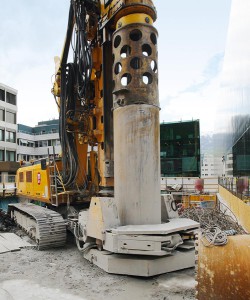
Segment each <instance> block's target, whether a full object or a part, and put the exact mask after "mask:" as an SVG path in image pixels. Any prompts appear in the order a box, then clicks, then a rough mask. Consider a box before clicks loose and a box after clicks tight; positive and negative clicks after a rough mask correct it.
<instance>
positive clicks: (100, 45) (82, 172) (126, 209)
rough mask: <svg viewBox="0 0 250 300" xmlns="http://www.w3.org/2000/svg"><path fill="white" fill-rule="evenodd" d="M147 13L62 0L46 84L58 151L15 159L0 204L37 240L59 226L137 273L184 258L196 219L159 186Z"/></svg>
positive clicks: (144, 7) (170, 267)
mask: <svg viewBox="0 0 250 300" xmlns="http://www.w3.org/2000/svg"><path fill="white" fill-rule="evenodd" d="M155 20H156V9H155V7H154V5H153V2H152V1H151V0H71V2H70V9H69V19H68V27H67V33H66V38H65V44H64V47H63V51H62V55H61V58H55V62H56V75H55V82H54V85H53V88H52V93H53V95H54V97H55V101H56V104H57V106H58V110H59V134H60V142H61V147H62V155H61V157H55V155H53V153H48V158H44V159H42V160H40V161H37V162H33V163H29V164H24V165H23V166H22V167H21V168H20V169H19V170H18V172H17V188H18V195H19V197H20V199H21V200H20V203H18V204H11V205H10V206H9V211H10V213H11V215H12V217H13V218H14V219H15V220H16V221H17V222H18V223H19V224H20V226H22V227H23V228H24V229H25V230H26V231H27V232H28V233H29V235H30V236H32V237H33V238H34V239H35V240H36V242H37V245H38V247H39V249H46V248H49V247H55V246H57V247H59V246H62V245H63V244H64V243H65V240H66V229H68V230H70V231H71V232H73V234H74V236H75V239H76V243H77V246H78V248H79V250H80V251H81V252H82V253H83V255H84V257H85V258H86V259H88V260H89V261H91V262H93V263H94V264H96V265H97V266H99V267H101V268H103V269H104V270H105V271H107V272H109V273H116V274H128V275H135V276H145V277H147V276H153V275H157V274H162V273H165V272H170V271H174V270H179V269H184V268H189V267H192V266H194V264H195V256H194V235H195V231H196V230H197V229H198V228H199V224H198V223H197V222H194V221H192V220H190V219H180V218H178V213H177V211H176V210H173V209H172V208H173V205H171V203H172V202H173V201H174V200H173V199H172V198H171V196H169V195H165V196H164V195H161V192H160V142H159V134H160V133H159V132H160V131H159V126H160V125H159V111H160V106H159V96H158V59H157V58H158V51H157V42H158V33H157V30H156V29H155V27H154V26H153V23H154V21H155ZM70 57H71V58H72V60H71V62H70ZM33 201H39V203H41V206H38V205H34V204H32V202H33ZM171 207H172V208H171Z"/></svg>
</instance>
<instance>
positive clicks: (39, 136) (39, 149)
mask: <svg viewBox="0 0 250 300" xmlns="http://www.w3.org/2000/svg"><path fill="white" fill-rule="evenodd" d="M17 144H18V145H17V160H18V161H30V160H37V159H40V158H43V157H48V151H49V153H50V154H53V147H54V149H55V154H56V155H58V154H60V152H61V146H60V140H59V120H49V121H42V122H38V124H37V125H36V126H35V127H30V126H26V125H23V124H18V133H17Z"/></svg>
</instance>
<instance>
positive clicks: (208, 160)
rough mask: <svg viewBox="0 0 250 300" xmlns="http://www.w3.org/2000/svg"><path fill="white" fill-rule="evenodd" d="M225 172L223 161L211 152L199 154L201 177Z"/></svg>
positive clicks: (220, 174)
mask: <svg viewBox="0 0 250 300" xmlns="http://www.w3.org/2000/svg"><path fill="white" fill-rule="evenodd" d="M224 174H225V169H224V162H223V159H221V158H220V157H215V156H214V155H212V154H201V177H202V178H208V177H213V178H214V177H218V176H223V175H224Z"/></svg>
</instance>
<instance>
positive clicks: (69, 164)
mask: <svg viewBox="0 0 250 300" xmlns="http://www.w3.org/2000/svg"><path fill="white" fill-rule="evenodd" d="M96 9H97V7H96V3H95V2H94V1H89V0H85V1H84V0H74V1H73V0H72V1H71V6H70V11H69V21H68V29H67V36H66V42H65V48H64V53H63V57H62V63H61V95H60V115H59V119H60V121H59V134H60V142H61V147H62V154H63V155H62V164H63V171H62V180H63V184H64V186H65V187H71V188H72V187H73V186H74V185H75V182H76V178H77V176H78V173H79V161H78V153H77V147H76V138H77V137H76V136H75V135H76V134H77V132H75V131H74V130H72V128H71V124H69V123H68V122H67V117H68V116H70V119H71V120H72V121H73V122H74V121H76V122H77V121H78V120H77V115H76V111H77V106H78V111H79V105H81V106H82V107H84V106H86V104H87V101H88V99H89V90H90V89H89V86H90V80H91V72H92V53H91V42H90V41H88V38H87V35H88V33H87V22H88V14H89V12H91V13H92V12H93V13H94V12H96ZM74 26H75V33H74V34H75V38H74V45H73V55H74V57H73V63H67V59H68V53H69V46H70V43H71V40H72V34H73V29H74ZM73 122H72V123H73Z"/></svg>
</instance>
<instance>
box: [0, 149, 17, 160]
mask: <svg viewBox="0 0 250 300" xmlns="http://www.w3.org/2000/svg"><path fill="white" fill-rule="evenodd" d="M0 161H16V151H6V152H5V151H4V150H0Z"/></svg>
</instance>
